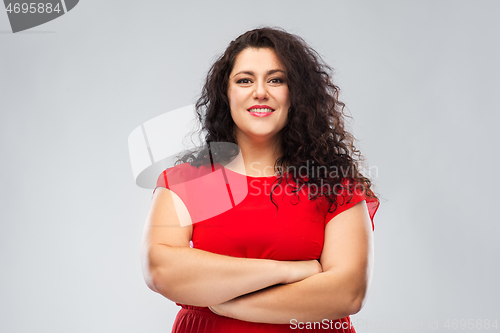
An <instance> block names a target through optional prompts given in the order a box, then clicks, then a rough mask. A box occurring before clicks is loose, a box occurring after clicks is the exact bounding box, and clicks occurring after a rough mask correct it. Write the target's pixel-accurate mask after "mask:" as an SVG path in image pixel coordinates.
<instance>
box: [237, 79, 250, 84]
mask: <svg viewBox="0 0 500 333" xmlns="http://www.w3.org/2000/svg"><path fill="white" fill-rule="evenodd" d="M236 83H250V80H249V79H239V80H238V81H236Z"/></svg>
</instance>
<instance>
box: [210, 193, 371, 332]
mask: <svg viewBox="0 0 500 333" xmlns="http://www.w3.org/2000/svg"><path fill="white" fill-rule="evenodd" d="M320 263H321V265H322V267H323V272H322V273H318V274H316V275H313V276H310V277H308V278H306V279H304V280H302V281H299V282H295V283H291V284H285V285H275V286H272V287H269V288H266V289H263V290H259V291H256V292H253V293H250V294H246V295H243V296H240V297H237V298H235V299H233V300H230V301H228V302H225V303H222V304H219V305H215V306H211V307H210V308H211V309H212V311H213V312H215V313H217V314H219V315H222V316H226V317H231V318H235V319H240V320H245V321H251V322H260V323H270V324H290V323H291V320H292V319H295V320H297V321H298V322H308V321H310V322H312V321H322V320H323V319H328V320H335V319H339V318H343V317H346V316H348V315H351V314H354V313H357V312H358V311H359V310H360V309H361V307H362V306H363V304H364V300H365V296H366V294H367V291H368V287H369V284H370V280H371V276H372V269H373V235H372V224H371V220H370V216H369V214H368V208H367V206H366V202H365V201H361V202H359V203H358V204H356V205H354V206H353V207H351V208H349V209H347V210H345V211H343V212H341V213H340V214H338V215H337V216H335V217H334V218H333V219H332V220H331V221H330V222H329V223H328V224H327V226H326V228H325V242H324V246H323V252H322V253H321V258H320Z"/></svg>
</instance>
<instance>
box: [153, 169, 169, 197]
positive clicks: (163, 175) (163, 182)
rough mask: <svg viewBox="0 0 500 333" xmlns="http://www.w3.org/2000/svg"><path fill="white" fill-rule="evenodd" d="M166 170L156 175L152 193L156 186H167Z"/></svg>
mask: <svg viewBox="0 0 500 333" xmlns="http://www.w3.org/2000/svg"><path fill="white" fill-rule="evenodd" d="M167 170H168V169H167ZM167 170H164V171H163V172H162V173H160V175H159V176H158V180H157V181H156V187H155V189H154V190H153V194H154V193H155V191H156V189H157V188H158V187H164V188H168V189H170V188H169V187H168V180H167Z"/></svg>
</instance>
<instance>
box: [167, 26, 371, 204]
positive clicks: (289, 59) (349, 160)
mask: <svg viewBox="0 0 500 333" xmlns="http://www.w3.org/2000/svg"><path fill="white" fill-rule="evenodd" d="M246 48H270V49H272V50H274V52H275V53H276V56H277V57H278V59H279V61H280V62H281V64H282V65H283V67H284V68H285V71H286V79H287V83H288V89H289V96H290V109H289V112H288V121H287V124H286V125H285V127H284V128H283V129H282V130H281V135H282V140H281V145H282V147H281V148H282V152H283V155H282V156H281V157H279V158H278V159H277V160H276V162H275V165H274V168H275V171H277V173H278V174H279V175H280V177H279V178H278V179H277V182H278V183H277V184H276V185H275V186H274V187H273V190H272V191H271V201H272V202H273V203H274V201H273V198H272V195H273V193H272V192H273V191H274V189H276V187H277V186H278V184H280V183H281V182H282V181H283V179H286V181H287V183H288V184H290V180H293V182H292V183H294V185H291V186H293V187H294V192H298V190H299V189H300V188H302V186H304V185H306V184H309V185H314V186H316V188H319V189H321V190H320V191H317V192H316V194H315V195H313V196H310V199H316V198H318V197H326V198H327V199H328V200H329V201H330V203H331V205H330V208H329V211H332V206H334V208H333V211H334V210H335V209H336V208H337V205H338V202H337V198H339V197H341V196H338V195H336V194H338V193H339V192H338V190H345V189H346V190H347V191H348V193H351V196H350V198H352V197H353V193H352V192H353V191H354V190H355V186H356V189H357V190H359V189H360V188H361V190H362V191H365V192H366V195H367V196H368V197H371V198H377V197H376V196H375V194H374V193H373V191H372V189H371V187H372V183H371V181H370V179H368V178H367V177H365V176H364V175H363V174H362V173H361V172H360V165H361V163H362V162H363V160H364V159H363V157H362V155H361V153H360V152H359V150H357V149H356V148H355V146H354V141H355V138H354V136H353V135H352V134H351V133H349V132H348V131H347V130H346V128H345V117H346V116H347V117H350V116H348V115H347V114H346V113H345V112H344V107H345V105H344V103H342V102H341V101H339V99H338V97H339V88H338V87H337V86H336V85H334V84H333V82H332V78H331V76H332V74H331V73H333V70H332V68H331V67H329V66H328V65H327V64H326V63H324V61H323V60H322V59H321V57H320V55H319V54H318V53H317V52H316V51H315V50H313V49H312V48H311V47H309V46H308V45H307V43H306V42H305V41H304V40H303V39H302V38H301V37H299V36H296V35H293V34H290V33H288V32H286V31H284V30H283V29H281V28H271V27H262V28H258V29H254V30H251V31H248V32H246V33H244V34H242V35H241V36H239V37H238V38H236V39H235V40H233V41H232V42H231V43H230V44H229V46H228V48H227V49H226V50H225V52H224V54H222V55H221V56H220V57H219V58H218V59H217V60H216V61H215V63H214V64H213V65H212V67H211V68H210V71H209V72H208V75H207V78H206V82H205V85H204V87H203V89H202V93H201V96H200V97H199V99H198V101H197V102H196V114H197V118H198V121H199V122H200V124H201V126H202V128H201V131H203V132H204V133H206V134H205V138H204V141H205V143H206V146H205V147H204V148H202V149H201V150H200V151H198V152H197V153H194V152H190V153H187V154H185V155H184V156H182V157H181V158H180V159H179V160H178V161H177V163H181V162H184V163H185V162H189V163H190V164H191V165H194V166H200V165H203V164H207V163H213V162H218V161H223V160H226V161H227V160H230V159H231V158H232V157H234V156H236V155H237V154H238V148H235V149H234V150H232V151H229V152H228V151H227V149H226V151H224V152H222V151H214V149H213V148H212V151H211V153H212V160H211V158H210V143H211V142H231V143H236V138H235V136H234V131H233V129H234V126H235V124H234V121H233V119H232V117H231V112H230V106H229V100H228V96H227V91H228V82H229V75H230V73H231V71H232V70H233V66H234V63H235V61H236V57H237V56H238V54H239V53H240V52H241V51H243V50H245V49H246ZM332 169H334V171H332ZM283 170H286V171H287V172H286V173H284V172H282V171H283ZM304 172H305V174H304ZM285 174H286V177H284V175H285ZM346 180H347V182H345V181H346ZM335 189H337V190H335ZM350 198H349V200H350ZM274 205H275V206H276V203H274Z"/></svg>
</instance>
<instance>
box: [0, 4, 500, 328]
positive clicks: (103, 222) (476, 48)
mask: <svg viewBox="0 0 500 333" xmlns="http://www.w3.org/2000/svg"><path fill="white" fill-rule="evenodd" d="M499 16H500V2H498V1H486V0H474V1H472V0H470V1H458V0H453V1H386V0H384V1H382V0H379V1H369V0H366V1H347V0H346V1H327V0H321V1H319V0H317V1H290V0H288V1H246V2H244V1H198V2H194V1H186V2H181V1H160V0H152V1H118V0H110V1H97V0H82V1H80V3H79V4H78V5H77V6H76V7H75V8H74V9H73V10H72V11H71V12H69V13H68V14H66V15H63V16H62V17H60V18H58V19H56V20H54V21H51V22H48V23H46V24H44V25H41V26H38V27H35V28H33V29H30V30H27V31H25V32H21V33H16V34H13V33H12V32H11V31H10V25H9V22H8V18H7V14H6V12H5V11H4V10H3V8H0V135H1V143H0V157H1V161H2V169H1V170H2V172H1V174H0V181H1V183H0V331H1V332H35V331H36V332H51V333H57V332H64V333H65V332H169V331H170V329H171V326H172V323H173V320H174V318H175V315H176V313H177V311H178V309H179V307H178V306H176V305H175V304H174V303H172V302H171V301H169V300H167V299H165V298H164V297H162V296H160V295H158V294H155V293H154V292H152V291H151V290H149V289H148V288H147V286H146V284H145V282H144V280H143V277H142V272H141V266H140V256H139V253H140V240H141V235H142V229H143V226H144V221H145V218H146V214H147V211H148V209H149V204H150V201H151V195H152V191H150V190H147V189H142V188H139V187H138V186H136V185H135V182H134V179H133V176H132V170H131V166H130V161H129V156H128V147H127V138H128V135H129V134H130V132H131V131H132V130H133V129H134V128H136V127H137V126H139V125H140V124H142V123H143V122H145V121H147V120H149V119H151V118H153V117H155V116H157V115H160V114H163V113H164V112H167V111H169V110H173V109H176V108H179V107H182V106H185V105H188V104H192V103H194V102H195V101H196V99H197V97H198V96H199V92H200V88H201V86H202V82H203V79H204V77H205V75H206V73H207V71H208V69H209V66H210V65H211V64H212V62H213V61H214V60H215V58H216V57H217V56H219V55H220V53H221V52H222V51H223V50H224V49H225V47H226V46H227V45H228V43H229V42H230V41H231V40H233V39H234V38H236V37H237V36H238V35H240V34H241V33H243V32H245V31H247V30H249V29H252V28H255V27H258V26H262V25H271V26H279V27H282V28H284V29H287V30H288V31H289V32H291V33H295V34H298V35H300V36H301V37H303V38H304V39H305V40H306V41H307V42H308V43H309V44H310V45H311V46H312V47H314V48H315V49H316V50H317V51H318V52H319V53H320V54H321V55H322V57H323V58H324V59H325V61H326V62H327V63H329V64H330V65H331V66H332V67H334V68H335V73H336V75H335V82H336V83H337V84H338V85H339V86H340V88H341V90H342V94H341V99H342V100H343V101H344V102H345V103H346V104H347V107H348V111H349V112H350V114H351V115H352V117H353V121H350V126H351V128H352V131H353V132H354V135H355V136H356V137H357V139H358V145H357V146H358V148H360V149H361V151H362V153H363V154H364V156H365V157H366V159H367V162H368V164H369V165H370V166H371V167H372V168H375V169H376V170H377V172H376V174H373V175H374V179H373V180H374V183H375V184H376V190H377V192H378V193H379V194H380V195H381V197H382V203H381V206H380V209H379V211H378V213H377V215H376V216H375V256H376V257H375V258H376V259H375V270H374V276H373V280H372V285H371V289H370V293H369V295H368V298H367V302H366V305H365V306H364V308H363V309H362V310H361V311H360V312H359V313H358V314H356V315H354V316H352V320H353V322H354V324H355V327H356V328H357V330H358V332H372V331H378V332H380V331H394V332H410V331H412V332H413V331H414V332H427V331H436V329H433V327H437V326H435V325H436V324H437V325H439V330H446V328H445V327H444V325H445V324H446V321H447V320H449V325H450V329H449V330H450V331H453V329H452V327H451V324H452V321H453V320H456V322H455V323H457V325H459V321H460V320H465V321H467V323H468V324H469V323H470V322H469V320H473V323H474V326H475V327H477V328H479V326H477V325H479V324H481V325H482V327H483V329H481V330H480V331H483V330H484V328H485V326H486V320H489V321H490V325H491V324H493V323H494V320H498V319H500V318H499V317H500V315H499V314H500V311H499V310H500V305H499V303H500V302H499V296H500V293H499V288H498V281H499V280H500V269H499V264H498V256H499V253H500V245H499V242H498V238H499V231H500V227H499V218H498V216H497V212H496V211H495V206H496V204H497V200H498V188H499V185H500V184H499V177H498V174H497V170H496V168H497V167H498V165H499V162H500V159H499V157H498V155H497V153H498V148H497V146H498V143H499V142H500V140H499V139H500V135H499V130H498V127H499V121H500V116H499V111H500V110H499V109H500V108H499V107H500V103H499V100H498V96H499V92H500V80H499V77H500V62H499V59H500V43H498V40H499V37H500V23H499V21H498V17H499ZM332 301H335V300H332ZM478 323H479V324H478ZM497 323H498V322H497ZM429 324H431V325H430V326H429ZM391 327H392V328H391ZM490 329H491V327H490ZM477 330H479V329H477ZM491 330H492V329H491Z"/></svg>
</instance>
